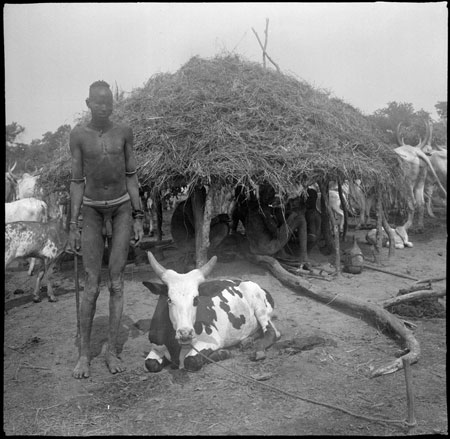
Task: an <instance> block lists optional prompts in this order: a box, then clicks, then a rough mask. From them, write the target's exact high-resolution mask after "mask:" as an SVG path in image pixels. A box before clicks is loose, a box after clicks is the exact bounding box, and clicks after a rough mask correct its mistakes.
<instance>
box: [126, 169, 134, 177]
mask: <svg viewBox="0 0 450 439" xmlns="http://www.w3.org/2000/svg"><path fill="white" fill-rule="evenodd" d="M136 172H137V169H135V170H134V171H125V175H126V176H127V177H128V176H131V175H134V174H136Z"/></svg>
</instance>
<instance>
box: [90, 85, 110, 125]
mask: <svg viewBox="0 0 450 439" xmlns="http://www.w3.org/2000/svg"><path fill="white" fill-rule="evenodd" d="M86 105H87V106H88V108H89V109H90V110H91V113H92V118H93V119H96V120H99V121H103V120H107V119H108V118H109V116H111V114H112V111H113V95H112V92H111V89H110V88H109V84H108V83H107V82H105V81H95V82H94V83H92V84H91V86H90V87H89V97H88V98H87V99H86Z"/></svg>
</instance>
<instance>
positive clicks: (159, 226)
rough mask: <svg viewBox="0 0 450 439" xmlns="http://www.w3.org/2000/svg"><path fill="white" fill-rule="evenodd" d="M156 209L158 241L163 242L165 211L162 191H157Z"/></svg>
mask: <svg viewBox="0 0 450 439" xmlns="http://www.w3.org/2000/svg"><path fill="white" fill-rule="evenodd" d="M155 209H156V237H157V240H158V241H162V234H163V232H162V223H163V209H162V201H161V192H160V191H157V192H156V194H155Z"/></svg>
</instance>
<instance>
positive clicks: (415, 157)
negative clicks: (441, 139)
mask: <svg viewBox="0 0 450 439" xmlns="http://www.w3.org/2000/svg"><path fill="white" fill-rule="evenodd" d="M399 128H400V124H399V125H398V126H397V141H398V142H399V144H400V146H399V147H397V148H395V149H394V151H395V152H396V154H397V155H398V157H399V164H400V166H401V168H402V169H403V172H404V174H405V184H406V187H405V190H406V198H407V204H408V219H407V221H406V223H405V224H404V226H403V227H404V228H405V229H406V230H408V229H409V228H410V227H411V226H412V224H413V219H414V212H415V210H417V212H418V229H419V231H420V230H423V214H424V206H425V199H424V187H425V179H426V176H427V171H429V172H431V175H432V177H433V178H434V179H435V181H436V184H437V185H438V187H439V189H440V190H441V192H442V194H443V195H444V196H445V198H447V191H446V190H445V189H444V187H443V186H442V184H441V182H440V180H439V177H438V176H437V174H436V171H435V170H434V167H433V165H432V164H431V162H430V159H429V158H428V156H427V155H426V154H425V153H424V152H423V151H422V148H423V147H424V145H425V144H426V143H427V141H428V137H429V128H428V126H427V136H425V139H424V140H423V141H420V142H419V144H418V145H416V146H412V145H405V144H404V142H403V139H401V140H400V135H399Z"/></svg>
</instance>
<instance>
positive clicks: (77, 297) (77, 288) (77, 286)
mask: <svg viewBox="0 0 450 439" xmlns="http://www.w3.org/2000/svg"><path fill="white" fill-rule="evenodd" d="M73 260H74V272H75V303H76V307H77V335H76V336H75V337H76V338H78V337H80V283H79V281H78V255H77V254H76V253H74V254H73Z"/></svg>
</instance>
